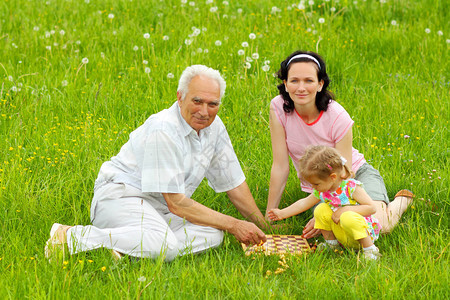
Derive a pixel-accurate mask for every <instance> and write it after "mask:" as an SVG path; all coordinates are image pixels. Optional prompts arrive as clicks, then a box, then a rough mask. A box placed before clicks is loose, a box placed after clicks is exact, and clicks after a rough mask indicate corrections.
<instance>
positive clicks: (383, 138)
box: [0, 0, 450, 299]
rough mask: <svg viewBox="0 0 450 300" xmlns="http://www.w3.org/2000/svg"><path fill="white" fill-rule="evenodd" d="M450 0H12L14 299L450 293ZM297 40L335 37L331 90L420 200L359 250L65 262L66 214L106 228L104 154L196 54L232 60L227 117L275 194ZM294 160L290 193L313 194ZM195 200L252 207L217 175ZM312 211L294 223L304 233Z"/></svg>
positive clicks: (261, 187)
mask: <svg viewBox="0 0 450 300" xmlns="http://www.w3.org/2000/svg"><path fill="white" fill-rule="evenodd" d="M449 12H450V2H449V1H444V0H420V1H419V0H417V1H406V0H405V1H402V0H397V1H394V0H384V1H370V0H367V1H362V0H358V1H346V0H340V1H337V0H322V1H317V0H316V1H301V2H300V3H299V1H296V2H293V1H272V0H270V1H213V0H201V1H183V0H182V1H180V0H176V1H175V0H171V1H157V0H153V1H138V0H122V1H119V0H114V1H113V0H106V1H95V0H90V1H89V0H84V1H81V0H79V1H75V0H48V1H37V0H3V1H1V2H0V228H1V229H0V298H1V299H8V298H10V299H24V298H33V299H36V298H37V299H40V298H51V299H110V298H125V299H136V298H137V299H139V298H143V299H152V298H163V297H166V298H169V299H170V298H206V299H208V298H229V299H244V298H246V299H252V298H258V299H269V298H281V299H283V298H285V299H287V298H297V299H298V298H300V297H305V298H319V299H326V298H330V299H342V298H359V299H360V298H385V299H398V298H408V299H409V298H427V299H428V298H431V299H433V298H434V299H448V298H449V254H448V250H449V249H448V247H449V224H448V213H449V190H448V185H449V182H448V171H449V162H448V156H449V147H448V140H449V134H448V119H449V118H448V111H449V102H450V101H449V98H450V93H449V90H450V68H449V49H450V35H449V30H450V22H449V20H450V18H449ZM297 49H304V50H314V51H318V52H319V53H320V54H321V55H322V56H323V57H324V58H325V60H326V62H327V64H328V73H329V75H330V77H331V80H332V82H331V86H330V87H331V90H332V91H333V92H334V93H335V94H336V97H337V99H336V100H337V101H339V102H340V103H341V104H342V105H343V106H344V107H345V108H346V109H347V110H348V111H349V113H350V115H351V116H352V118H353V119H354V120H355V126H354V130H353V132H354V147H355V148H357V149H359V150H360V151H361V152H362V153H364V154H365V156H366V158H367V159H368V160H369V161H370V163H371V164H373V165H374V166H375V167H376V168H378V169H379V170H380V172H381V173H382V175H383V176H384V180H385V182H386V185H387V188H388V192H389V195H390V196H391V197H393V195H394V194H395V193H396V191H398V190H399V189H401V188H409V189H411V190H413V191H414V192H415V193H416V195H417V198H416V200H415V202H414V203H413V205H412V207H411V208H410V209H409V210H408V211H407V213H406V214H405V215H404V217H403V218H402V219H401V221H400V224H399V226H398V227H397V228H396V229H395V230H394V231H393V232H392V233H391V234H390V235H386V236H384V237H382V239H381V240H379V242H378V244H377V245H378V247H379V248H380V250H381V252H382V254H383V257H382V258H381V260H380V261H379V262H376V263H365V262H364V261H362V260H360V259H359V257H358V255H357V254H354V253H352V252H344V253H343V254H313V255H309V256H307V257H288V258H287V262H288V265H289V266H290V267H289V268H288V269H287V270H286V271H285V272H284V273H282V274H278V275H274V274H272V275H270V276H268V277H267V278H266V272H267V271H268V270H271V271H274V270H275V269H276V268H277V267H278V259H277V258H276V257H259V258H256V259H249V258H247V257H244V255H243V253H242V251H241V249H240V245H239V244H238V243H237V241H236V240H235V239H234V237H233V236H231V235H228V234H226V235H225V240H224V244H223V246H222V247H220V248H218V249H215V250H212V251H209V252H207V253H205V254H202V255H197V256H186V257H181V258H178V259H176V260H175V261H174V262H172V263H163V262H161V261H151V260H140V261H128V260H126V261H121V262H118V263H117V262H115V261H113V260H112V258H111V257H110V255H109V253H108V252H107V251H105V250H100V251H96V252H91V253H82V254H79V255H75V256H72V257H70V258H69V259H68V260H67V261H66V262H65V263H64V264H63V265H51V264H49V263H48V261H47V260H46V259H45V258H44V253H43V248H44V244H45V241H46V240H47V239H48V234H49V230H50V227H51V225H52V223H54V222H60V223H64V224H69V225H73V224H89V207H90V201H91V198H92V195H93V183H94V180H95V178H96V176H97V173H98V170H99V168H100V165H101V164H102V162H103V161H105V160H108V159H109V158H110V157H111V156H113V155H115V154H116V153H117V152H118V151H119V149H120V147H121V145H122V144H123V143H125V142H126V141H127V139H128V134H129V133H130V132H131V131H132V130H133V129H134V128H136V127H137V126H139V125H140V124H142V123H143V122H144V120H145V119H147V118H148V116H150V115H151V114H153V113H156V112H158V111H160V110H161V109H164V108H167V107H169V106H170V105H171V104H172V103H173V102H174V101H175V99H176V98H175V96H176V87H177V78H178V77H179V75H180V73H181V71H182V70H183V69H184V68H185V67H186V66H188V65H191V64H197V63H200V64H205V65H208V66H211V67H213V68H216V69H218V70H220V72H221V73H222V74H223V75H224V77H225V78H226V80H227V85H228V88H227V91H226V94H225V98H224V99H223V104H222V107H221V110H220V112H219V115H220V116H221V118H222V119H223V120H224V122H225V124H226V126H227V128H228V132H229V135H230V137H231V139H232V142H233V144H234V147H235V150H236V152H237V155H238V157H239V159H240V161H241V164H242V166H243V169H244V172H245V174H246V176H247V181H248V183H249V186H250V188H251V190H252V192H253V195H254V197H255V199H256V200H257V204H258V206H259V207H260V208H261V210H263V211H264V210H265V206H266V200H267V194H268V191H267V189H268V184H269V174H270V166H271V159H272V157H271V145H270V134H269V129H268V113H269V102H270V100H271V99H272V98H273V97H274V96H276V95H277V89H276V84H277V83H278V82H277V79H276V78H274V77H273V73H274V72H276V71H277V70H278V66H279V63H280V62H281V60H283V59H284V58H285V57H286V56H287V55H288V54H290V53H291V52H292V51H294V50H297ZM303 196H304V194H303V193H302V192H301V191H300V188H299V183H298V180H297V178H296V176H295V173H294V172H291V175H290V177H289V180H288V184H287V186H286V191H285V194H284V196H283V199H282V203H281V206H286V205H288V204H289V203H291V202H293V201H294V200H296V199H298V198H300V197H303ZM193 198H194V199H196V200H198V201H199V202H202V203H204V204H206V205H208V206H210V207H212V208H214V209H217V210H220V211H222V212H225V213H227V214H231V215H233V216H239V214H238V212H237V211H236V209H235V208H234V207H233V206H232V205H231V204H230V202H229V201H228V198H227V197H226V194H218V195H217V194H215V193H214V192H213V191H211V190H210V189H209V188H208V186H207V184H206V183H203V184H202V185H201V187H200V188H199V189H198V190H197V191H196V193H195V194H194V196H193ZM309 217H310V214H309V213H305V214H303V215H301V216H298V217H295V218H292V219H289V220H286V222H285V223H287V224H288V225H289V228H290V229H286V231H285V232H283V233H295V234H298V233H300V232H301V229H302V227H303V226H304V224H305V223H306V221H307V220H308V219H309Z"/></svg>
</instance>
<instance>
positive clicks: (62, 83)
mask: <svg viewBox="0 0 450 300" xmlns="http://www.w3.org/2000/svg"><path fill="white" fill-rule="evenodd" d="M68 84H69V83H68V82H67V80H63V81H61V85H62V86H67V85H68Z"/></svg>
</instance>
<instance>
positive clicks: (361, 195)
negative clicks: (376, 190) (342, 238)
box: [331, 185, 377, 224]
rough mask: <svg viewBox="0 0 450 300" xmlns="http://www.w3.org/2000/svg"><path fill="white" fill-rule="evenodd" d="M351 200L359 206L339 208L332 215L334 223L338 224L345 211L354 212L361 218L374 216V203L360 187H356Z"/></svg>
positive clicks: (375, 208)
mask: <svg viewBox="0 0 450 300" xmlns="http://www.w3.org/2000/svg"><path fill="white" fill-rule="evenodd" d="M352 198H353V199H354V200H355V201H356V202H358V203H359V205H347V206H343V207H340V208H339V209H337V210H336V211H335V212H334V213H333V215H332V217H331V218H332V219H333V221H334V223H336V224H338V223H339V220H340V218H341V215H342V213H344V212H346V211H354V212H357V213H358V214H360V215H361V216H370V215H372V214H374V213H375V212H376V210H377V207H376V205H375V202H374V201H373V200H372V198H370V196H369V195H368V194H367V193H366V191H365V190H364V189H363V188H362V187H360V186H359V185H357V186H356V188H355V191H354V192H353V195H352Z"/></svg>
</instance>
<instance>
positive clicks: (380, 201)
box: [266, 51, 414, 238]
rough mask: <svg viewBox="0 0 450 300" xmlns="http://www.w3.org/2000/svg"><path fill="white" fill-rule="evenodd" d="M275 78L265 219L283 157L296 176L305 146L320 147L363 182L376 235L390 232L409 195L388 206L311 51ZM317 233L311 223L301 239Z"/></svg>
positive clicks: (282, 177) (297, 55) (285, 171)
mask: <svg viewBox="0 0 450 300" xmlns="http://www.w3.org/2000/svg"><path fill="white" fill-rule="evenodd" d="M278 78H279V79H281V80H282V81H283V82H282V83H281V84H280V85H278V90H279V91H280V95H278V96H277V97H275V98H274V99H272V101H271V104H270V133H271V139H272V153H273V163H272V170H271V174H270V186H269V197H268V203H267V210H266V218H267V212H268V211H270V210H271V209H273V208H278V205H279V204H280V199H281V195H282V194H283V190H284V188H285V186H286V181H287V178H288V175H289V157H291V159H292V162H293V163H294V166H295V169H296V170H297V175H298V176H299V174H300V170H299V166H298V161H299V159H300V157H301V156H302V155H303V154H304V151H305V149H306V148H307V147H308V146H310V145H324V146H329V147H333V148H335V149H336V150H338V151H339V153H340V154H341V155H342V156H343V157H344V158H345V159H346V160H347V161H346V163H345V164H346V166H347V167H348V168H349V169H350V170H352V172H353V175H354V176H355V179H357V180H359V181H361V182H362V183H363V184H364V188H365V190H366V191H367V193H368V194H369V196H370V197H371V198H372V199H373V200H375V203H376V207H377V211H376V213H375V215H374V216H375V217H376V218H377V219H378V220H379V221H380V223H381V226H382V232H383V233H387V232H390V231H391V230H392V228H394V226H395V225H396V224H397V223H398V221H399V219H400V217H401V215H402V214H403V213H404V212H405V210H406V209H407V208H408V205H409V204H410V203H411V202H412V198H413V197H414V195H413V194H412V193H411V192H410V191H408V190H401V191H400V192H398V193H397V194H396V195H395V199H394V200H393V201H392V202H389V198H388V196H387V191H386V187H385V185H384V182H383V178H382V177H381V176H380V174H379V172H378V171H377V170H376V169H374V168H373V167H372V166H371V165H369V164H368V163H367V162H366V160H365V159H364V155H363V154H361V153H359V152H358V150H356V149H354V148H353V146H352V139H353V136H352V126H353V123H354V122H353V120H352V119H351V118H350V116H349V114H348V113H347V112H346V111H345V109H344V108H343V107H342V106H341V105H340V104H339V103H337V102H336V101H334V100H333V97H334V95H333V94H332V93H331V92H330V91H328V90H327V88H328V85H329V83H330V79H329V78H328V75H327V72H326V66H325V62H324V61H323V59H322V58H321V57H320V56H319V55H318V54H317V53H314V52H309V51H296V52H294V53H292V54H291V55H289V56H288V57H287V58H286V59H285V60H284V61H282V62H281V68H280V70H279V71H278ZM299 178H300V176H299ZM301 188H302V190H303V191H304V192H307V193H311V192H312V188H311V186H310V185H309V184H308V183H307V182H305V181H302V183H301ZM267 219H268V218H267ZM318 234H319V231H318V230H316V229H314V219H312V220H311V221H309V222H308V224H307V225H306V226H305V229H304V230H303V235H304V236H305V237H306V238H310V237H313V236H316V235H318Z"/></svg>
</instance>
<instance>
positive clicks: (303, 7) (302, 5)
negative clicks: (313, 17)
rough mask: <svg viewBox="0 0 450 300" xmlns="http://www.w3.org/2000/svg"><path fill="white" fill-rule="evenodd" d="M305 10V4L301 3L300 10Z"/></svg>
mask: <svg viewBox="0 0 450 300" xmlns="http://www.w3.org/2000/svg"><path fill="white" fill-rule="evenodd" d="M305 8H306V7H305V4H304V3H303V2H300V3H299V5H298V9H300V10H305Z"/></svg>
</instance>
